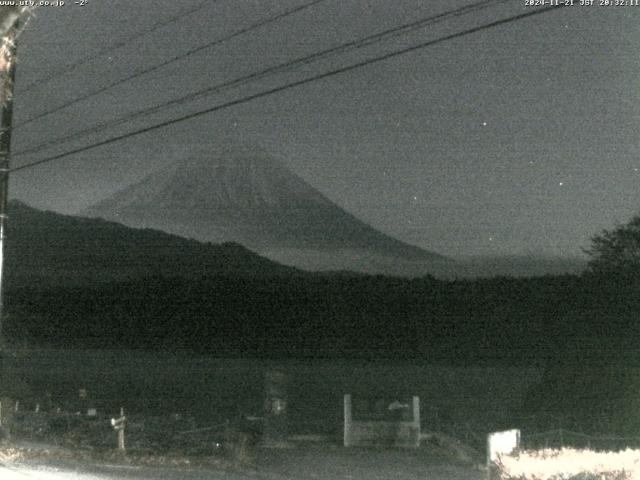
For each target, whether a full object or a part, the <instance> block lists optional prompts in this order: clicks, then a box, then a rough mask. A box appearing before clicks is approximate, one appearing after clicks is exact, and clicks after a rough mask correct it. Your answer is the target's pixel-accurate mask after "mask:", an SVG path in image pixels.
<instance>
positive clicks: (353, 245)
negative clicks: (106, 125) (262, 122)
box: [81, 143, 453, 275]
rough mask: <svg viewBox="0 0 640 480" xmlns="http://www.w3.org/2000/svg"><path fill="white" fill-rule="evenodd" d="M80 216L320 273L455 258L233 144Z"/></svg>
mask: <svg viewBox="0 0 640 480" xmlns="http://www.w3.org/2000/svg"><path fill="white" fill-rule="evenodd" d="M81 215H83V216H88V217H100V218H103V219H105V220H111V221H116V222H119V223H122V224H124V225H127V226H130V227H136V228H151V229H158V230H162V231H165V232H168V233H172V234H176V235H180V236H183V237H188V238H192V239H195V240H199V241H205V242H212V243H224V242H236V243H239V244H241V245H244V246H245V247H248V248H250V249H252V250H254V251H255V252H257V253H259V254H261V255H264V256H266V257H268V258H270V259H272V260H276V261H278V262H280V263H284V264H287V265H292V266H296V267H300V268H304V269H308V270H315V271H323V270H352V271H359V272H367V273H385V274H399V275H407V274H408V275H424V274H427V273H433V274H438V273H442V272H445V271H447V270H449V267H450V266H451V265H452V264H453V262H452V261H451V260H449V259H447V258H446V257H444V256H441V255H438V254H436V253H432V252H429V251H426V250H423V249H421V248H419V247H416V246H413V245H409V244H407V243H404V242H402V241H400V240H397V239H395V238H392V237H391V236H389V235H386V234H384V233H382V232H379V231H378V230H376V229H374V228H373V227H371V226H369V225H367V224H366V223H364V222H363V221H361V220H359V219H358V218H356V217H355V216H354V215H352V214H350V213H348V212H346V211H345V210H343V209H342V208H340V207H339V206H338V205H336V204H335V203H334V202H332V201H331V200H329V199H328V198H327V197H326V196H324V195H323V194H322V193H320V192H319V191H318V190H316V189H315V188H314V187H312V186H311V185H309V184H308V183H307V182H305V181H304V180H303V179H301V178H300V177H298V176H297V175H295V174H294V173H292V172H291V171H290V170H289V169H287V168H286V167H285V166H284V165H283V164H282V163H281V162H280V161H279V160H277V159H276V158H274V157H273V156H271V155H269V154H268V153H266V152H265V151H262V150H260V149H257V148H247V147H241V146H238V145H237V144H230V143H223V144H221V145H219V146H217V147H216V148H214V149H213V150H210V151H208V152H207V153H206V154H205V155H194V156H191V157H187V158H184V159H183V160H181V161H179V162H176V163H175V164H172V165H171V166H169V167H166V168H164V169H162V170H159V171H157V172H155V173H152V174H150V175H149V176H147V177H146V178H144V179H142V180H141V181H139V182H137V183H135V184H133V185H131V186H129V187H126V188H124V189H123V190H121V191H118V192H116V193H115V194H114V195H112V196H111V197H109V198H106V199H104V200H102V201H100V202H98V203H97V204H95V205H93V206H91V207H90V208H88V209H86V210H84V211H83V212H81Z"/></svg>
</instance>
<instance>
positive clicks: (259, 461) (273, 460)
mask: <svg viewBox="0 0 640 480" xmlns="http://www.w3.org/2000/svg"><path fill="white" fill-rule="evenodd" d="M254 460H255V462H254V465H255V470H254V471H246V472H241V471H221V470H202V469H197V468H192V469H190V468H184V467H180V468H176V467H145V466H124V465H116V464H97V463H87V462H80V461H70V460H64V461H56V460H52V459H46V460H45V459H40V460H26V461H23V462H22V463H10V464H7V465H4V466H0V478H1V479H2V480H30V479H31V480H110V479H125V480H152V479H153V480H156V479H158V480H160V479H162V480H165V479H166V480H306V479H313V480H387V479H390V478H393V479H394V480H424V479H425V478H429V479H430V480H481V479H483V478H485V476H486V474H483V473H482V472H480V471H479V470H478V469H474V468H469V467H462V466H456V465H452V464H450V463H448V462H443V461H434V459H433V458H425V457H424V456H423V455H421V454H420V452H419V451H399V450H382V449H378V450H376V449H352V450H345V449H338V448H335V449H292V450H262V451H261V452H259V454H258V455H257V457H256V458H255V459H254Z"/></svg>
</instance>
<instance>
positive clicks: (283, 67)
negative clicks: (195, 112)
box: [14, 0, 510, 157]
mask: <svg viewBox="0 0 640 480" xmlns="http://www.w3.org/2000/svg"><path fill="white" fill-rule="evenodd" d="M508 1H510V0H483V1H480V2H476V3H474V4H471V5H467V6H464V7H460V8H457V9H455V10H449V11H447V12H443V13H440V14H437V15H432V16H429V17H426V18H422V19H419V20H417V21H413V22H410V23H407V24H403V25H400V26H398V27H394V28H390V29H387V30H384V31H382V32H378V33H376V34H373V35H369V36H366V37H363V38H360V39H358V40H354V41H350V42H347V43H344V44H341V45H338V46H335V47H332V48H329V49H326V50H322V51H320V52H317V53H313V54H311V55H306V56H303V57H298V58H296V59H293V60H289V61H286V62H283V63H280V64H278V65H275V66H272V67H268V68H266V69H263V70H261V71H258V72H255V73H252V74H249V75H245V76H242V77H238V78H235V79H233V80H229V81H226V82H223V83H220V84H217V85H214V86H212V87H208V88H206V89H203V90H199V91H197V92H193V93H190V94H187V95H183V96H182V97H179V98H176V99H172V100H168V101H166V102H163V103H161V104H159V105H154V106H152V107H149V108H145V109H142V110H139V111H137V112H132V113H129V114H126V115H124V116H122V117H120V118H116V119H113V120H109V121H107V122H102V123H99V124H97V125H94V126H92V127H88V128H85V129H83V130H80V131H77V132H74V133H71V134H69V135H65V136H63V137H58V138H55V139H52V140H49V141H46V142H43V143H41V144H39V145H35V146H33V147H30V148H28V149H25V150H21V151H19V152H16V153H15V154H14V157H15V156H20V155H25V154H27V153H35V152H39V151H41V150H43V149H45V148H47V147H52V146H55V145H60V144H63V143H66V142H67V141H69V140H72V139H74V138H78V137H82V136H84V135H87V134H91V133H96V132H99V131H101V130H103V129H105V128H110V127H114V126H117V125H121V124H123V123H126V122H129V121H131V120H133V119H135V118H138V117H141V116H144V115H148V114H150V113H154V112H157V111H159V110H162V109H165V108H167V107H169V106H172V105H177V104H181V103H184V102H187V101H190V100H195V99H196V98H200V97H203V96H207V95H210V94H213V93H218V92H220V91H222V90H224V89H227V88H230V87H235V86H238V85H243V84H245V83H248V82H250V81H253V80H258V79H261V78H265V77H267V76H270V75H273V74H278V73H283V72H286V71H290V70H292V69H293V68H294V67H296V66H299V65H305V64H309V63H312V62H315V61H318V60H321V59H326V58H329V57H330V56H334V55H338V54H342V53H345V52H348V51H353V50H356V49H359V48H363V47H368V46H371V45H373V44H375V43H378V42H382V41H384V40H387V39H389V38H393V37H396V36H398V35H403V34H406V33H409V32H411V31H414V30H416V29H418V28H421V27H424V26H425V25H428V24H432V23H437V22H440V21H444V20H446V19H448V18H449V17H453V16H460V15H464V14H467V13H469V12H471V11H477V10H480V9H484V8H487V7H490V6H492V5H495V4H499V3H505V2H508Z"/></svg>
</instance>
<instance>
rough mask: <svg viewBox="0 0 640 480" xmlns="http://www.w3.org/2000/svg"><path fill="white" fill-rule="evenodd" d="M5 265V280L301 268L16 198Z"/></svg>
mask: <svg viewBox="0 0 640 480" xmlns="http://www.w3.org/2000/svg"><path fill="white" fill-rule="evenodd" d="M6 264H7V265H6V268H7V275H8V277H9V279H10V280H13V281H17V282H19V283H23V282H25V281H29V282H34V281H37V282H53V283H77V282H87V281H88V282H92V281H110V280H121V279H126V278H140V277H148V276H151V275H163V276H181V277H184V278H194V277H195V278H199V277H201V276H208V275H230V276H280V275H291V274H297V273H300V272H299V271H297V270H296V269H293V268H290V267H285V266H282V265H279V264H277V263H275V262H272V261H270V260H268V259H265V258H262V257H260V256H258V255H256V254H255V253H253V252H251V251H249V250H247V249H246V248H244V247H242V246H240V245H238V244H233V243H226V244H222V245H211V244H204V243H200V242H196V241H194V240H187V239H184V238H180V237H177V236H174V235H169V234H167V233H164V232H159V231H154V230H136V229H132V228H129V227H125V226H123V225H120V224H117V223H114V222H107V221H104V220H99V219H88V218H78V217H72V216H66V215H60V214H57V213H53V212H44V211H40V210H36V209H33V208H31V207H29V206H27V205H25V204H23V203H20V202H16V201H13V202H11V203H10V207H9V222H8V228H7V242H6Z"/></svg>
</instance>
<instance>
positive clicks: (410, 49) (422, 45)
mask: <svg viewBox="0 0 640 480" xmlns="http://www.w3.org/2000/svg"><path fill="white" fill-rule="evenodd" d="M559 8H562V5H561V6H547V7H543V8H539V9H536V10H531V11H529V12H526V13H521V14H519V15H514V16H511V17H507V18H504V19H501V20H496V21H493V22H490V23H487V24H484V25H480V26H478V27H473V28H470V29H467V30H463V31H461V32H457V33H452V34H450V35H446V36H444V37H440V38H436V39H434V40H429V41H427V42H423V43H420V44H418V45H413V46H411V47H406V48H403V49H400V50H396V51H394V52H391V53H387V54H384V55H381V56H378V57H373V58H369V59H367V60H363V61H360V62H358V63H354V64H352V65H349V66H346V67H341V68H337V69H335V70H330V71H328V72H325V73H321V74H318V75H314V76H313V77H309V78H306V79H303V80H298V81H295V82H291V83H287V84H285V85H281V86H279V87H275V88H271V89H269V90H265V91H262V92H260V93H256V94H253V95H249V96H246V97H243V98H240V99H236V100H232V101H229V102H226V103H223V104H220V105H216V106H214V107H210V108H207V109H205V110H200V111H197V112H193V113H190V114H187V115H183V116H181V117H178V118H174V119H171V120H165V121H163V122H160V123H157V124H154V125H151V126H148V127H145V128H141V129H139V130H135V131H133V132H129V133H125V134H122V135H118V136H115V137H112V138H108V139H106V140H102V141H99V142H96V143H93V144H90V145H86V146H83V147H80V148H76V149H73V150H70V151H67V152H64V153H60V154H57V155H52V156H50V157H46V158H43V159H40V160H37V161H35V162H32V163H28V164H25V165H22V166H19V167H15V168H12V169H11V170H10V171H11V172H17V171H20V170H25V169H27V168H31V167H35V166H37V165H42V164H44V163H49V162H53V161H56V160H60V159H62V158H65V157H68V156H70V155H74V154H77V153H81V152H86V151H88V150H92V149H94V148H98V147H101V146H104V145H108V144H111V143H115V142H119V141H122V140H125V139H127V138H131V137H135V136H138V135H142V134H144V133H148V132H151V131H154V130H158V129H160V128H164V127H168V126H170V125H174V124H176V123H181V122H184V121H187V120H191V119H194V118H197V117H201V116H203V115H207V114H209V113H213V112H216V111H218V110H222V109H225V108H229V107H232V106H235V105H240V104H243V103H247V102H250V101H252V100H256V99H258V98H262V97H266V96H269V95H273V94H275V93H279V92H282V91H285V90H289V89H291V88H295V87H299V86H301V85H306V84H308V83H311V82H315V81H318V80H322V79H325V78H329V77H332V76H335V75H338V74H341V73H345V72H349V71H352V70H356V69H358V68H362V67H365V66H368V65H372V64H375V63H379V62H382V61H385V60H388V59H390V58H394V57H398V56H400V55H404V54H407V53H411V52H415V51H417V50H421V49H423V48H427V47H430V46H433V45H436V44H439V43H443V42H445V41H449V40H453V39H455V38H460V37H463V36H466V35H470V34H472V33H477V32H480V31H482V30H487V29H489V28H493V27H497V26H499V25H505V24H508V23H511V22H515V21H519V20H522V19H525V18H528V17H532V16H534V15H540V14H542V13H546V12H549V11H551V10H553V9H559Z"/></svg>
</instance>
